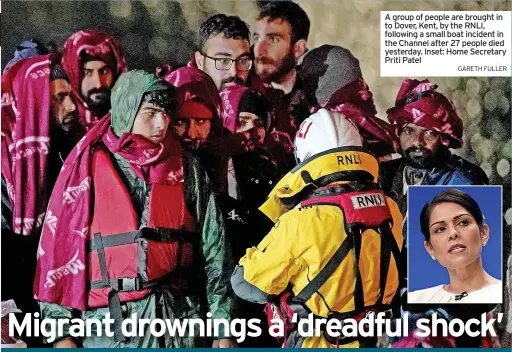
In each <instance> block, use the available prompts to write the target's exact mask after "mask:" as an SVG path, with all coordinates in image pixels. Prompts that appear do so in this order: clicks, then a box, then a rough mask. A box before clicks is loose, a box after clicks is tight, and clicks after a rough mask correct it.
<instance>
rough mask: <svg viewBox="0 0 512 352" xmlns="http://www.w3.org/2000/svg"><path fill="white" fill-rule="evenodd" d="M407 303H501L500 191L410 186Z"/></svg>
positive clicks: (501, 224) (495, 188)
mask: <svg viewBox="0 0 512 352" xmlns="http://www.w3.org/2000/svg"><path fill="white" fill-rule="evenodd" d="M408 194H409V198H408V202H409V203H408V227H409V228H408V238H407V243H408V258H407V264H408V294H407V302H408V303H413V304H417V303H427V304H433V303H436V304H438V303H442V304H444V303H475V304H495V303H502V302H503V285H502V281H501V279H502V267H503V266H502V263H503V258H502V245H503V242H502V238H503V236H502V232H503V223H502V218H503V211H502V187H501V186H409V190H408Z"/></svg>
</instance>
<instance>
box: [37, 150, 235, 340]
mask: <svg viewBox="0 0 512 352" xmlns="http://www.w3.org/2000/svg"><path fill="white" fill-rule="evenodd" d="M112 159H113V161H114V165H115V166H116V168H117V169H118V171H119V173H120V175H121V177H122V179H123V180H124V181H125V184H126V186H127V187H128V191H129V193H130V196H131V198H132V200H133V205H134V208H135V211H136V212H137V214H138V217H139V225H140V226H139V228H142V227H145V226H146V224H147V220H148V219H147V207H148V203H149V195H150V192H151V185H150V184H147V183H145V182H144V181H142V180H140V179H139V178H138V177H137V176H136V175H135V174H134V173H133V171H132V170H131V168H130V166H129V165H128V163H127V162H126V161H125V160H124V159H122V158H121V157H118V156H114V157H112ZM183 162H184V172H185V204H186V206H187V208H188V210H189V211H190V213H191V214H192V216H194V217H195V219H197V223H198V224H203V225H202V228H201V229H200V230H201V242H200V245H201V248H200V250H199V253H200V258H198V259H199V260H197V261H196V266H195V268H194V271H193V274H192V275H191V276H190V278H189V282H190V284H191V285H192V286H193V287H192V288H190V290H188V291H187V292H179V291H176V290H172V289H168V288H166V287H160V288H157V289H155V290H154V291H153V292H152V293H151V294H149V295H148V296H146V297H144V298H143V299H140V300H137V301H132V302H126V303H123V304H122V305H121V307H122V312H123V316H124V317H130V316H131V315H132V314H133V313H137V315H138V318H139V319H142V318H147V319H154V318H162V319H184V318H205V314H206V312H208V311H210V312H212V314H213V318H216V319H227V320H228V321H231V319H232V318H233V309H234V307H233V299H234V297H233V295H232V291H231V289H230V288H229V282H228V280H229V277H228V275H229V273H230V272H231V270H232V269H231V268H232V263H233V262H232V258H231V254H230V249H229V244H227V243H226V237H225V230H224V221H223V219H222V214H221V212H220V210H219V207H218V206H217V203H216V200H215V197H214V195H213V193H212V190H211V187H210V182H209V179H208V177H207V176H206V173H205V172H204V171H203V169H202V168H201V166H200V165H199V163H198V161H197V160H196V159H195V158H194V157H192V156H191V155H189V154H188V153H186V152H184V153H183ZM205 287H206V290H205ZM40 307H41V312H42V317H43V318H52V319H58V318H71V317H78V318H83V319H87V318H98V319H102V318H103V317H104V316H105V314H107V313H108V312H109V309H108V307H105V308H95V309H90V310H87V311H84V312H77V311H76V310H72V309H69V308H66V307H63V306H60V305H57V304H53V303H44V302H40ZM95 334H96V333H95V331H94V332H93V335H95ZM226 334H227V331H223V329H221V330H220V331H219V336H217V337H218V338H222V337H225V336H227V335H226ZM67 336H69V325H65V326H64V335H63V336H60V338H64V337H67ZM208 344H209V342H208V339H206V338H200V337H188V336H185V337H178V336H169V334H165V335H164V336H162V337H161V338H156V337H154V336H152V335H151V334H150V332H149V329H148V330H147V332H146V333H145V335H144V336H142V337H134V338H128V339H127V341H125V342H116V341H115V340H114V338H110V337H105V336H103V337H96V336H92V337H87V338H85V339H84V340H83V345H84V347H168V348H171V347H172V348H174V347H176V348H185V347H206V346H207V345H208Z"/></svg>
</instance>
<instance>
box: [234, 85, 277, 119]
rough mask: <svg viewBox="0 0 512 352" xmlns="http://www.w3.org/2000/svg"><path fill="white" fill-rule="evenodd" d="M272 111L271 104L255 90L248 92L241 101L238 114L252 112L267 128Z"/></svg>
mask: <svg viewBox="0 0 512 352" xmlns="http://www.w3.org/2000/svg"><path fill="white" fill-rule="evenodd" d="M270 110H271V106H270V102H269V101H268V99H267V98H265V97H264V96H263V95H262V94H261V93H259V92H257V91H255V90H251V89H250V90H247V91H246V92H245V93H244V94H243V95H242V99H240V105H239V106H238V114H240V113H241V112H250V113H253V114H254V115H256V116H258V117H259V118H260V119H261V120H262V121H263V124H264V125H265V126H266V125H267V123H268V122H269V121H267V120H268V117H269V113H270Z"/></svg>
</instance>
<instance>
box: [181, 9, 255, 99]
mask: <svg viewBox="0 0 512 352" xmlns="http://www.w3.org/2000/svg"><path fill="white" fill-rule="evenodd" d="M249 37H250V32H249V26H247V23H245V22H244V21H242V20H241V19H240V18H239V17H237V16H227V15H224V14H217V15H213V16H211V17H209V18H208V19H207V20H206V21H204V22H203V23H202V24H201V27H200V28H199V40H200V43H199V48H200V49H199V50H198V51H196V52H195V54H194V60H192V61H191V62H190V63H189V66H195V67H197V68H199V69H200V70H202V71H204V72H206V73H207V74H208V75H209V76H210V77H211V78H212V79H213V81H214V82H215V85H216V86H217V89H218V90H219V91H221V90H223V89H224V88H225V87H226V86H229V85H230V84H240V85H243V84H245V82H246V80H247V77H248V76H249V70H250V69H251V67H252V59H251V57H250V48H249V41H250V38H249Z"/></svg>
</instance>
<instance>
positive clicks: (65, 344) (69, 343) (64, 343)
mask: <svg viewBox="0 0 512 352" xmlns="http://www.w3.org/2000/svg"><path fill="white" fill-rule="evenodd" d="M53 347H54V348H77V347H76V344H75V343H74V342H73V339H72V338H71V337H66V338H65V339H62V340H60V341H59V342H56V343H54V344H53Z"/></svg>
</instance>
